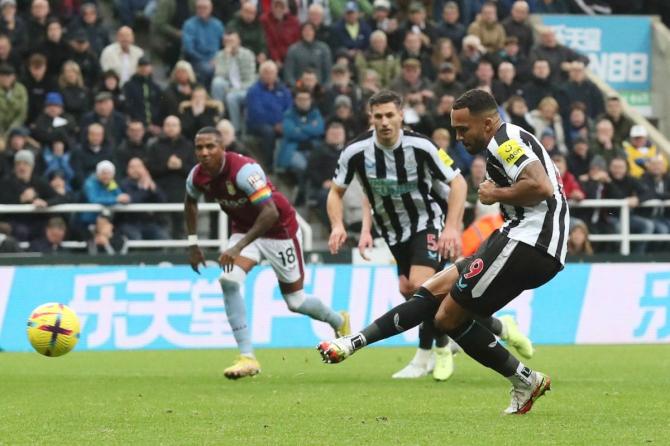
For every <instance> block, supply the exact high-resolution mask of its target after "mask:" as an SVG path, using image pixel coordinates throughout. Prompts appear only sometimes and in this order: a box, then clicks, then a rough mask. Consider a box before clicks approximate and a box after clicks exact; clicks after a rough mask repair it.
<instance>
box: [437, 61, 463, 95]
mask: <svg viewBox="0 0 670 446" xmlns="http://www.w3.org/2000/svg"><path fill="white" fill-rule="evenodd" d="M432 90H433V91H434V92H435V96H436V97H438V98H441V97H442V96H444V95H449V96H453V97H454V98H457V97H459V96H460V95H462V94H463V93H465V86H464V85H463V84H462V83H461V82H459V81H458V80H456V68H455V67H454V65H453V64H452V63H451V62H445V63H443V64H442V65H441V66H440V70H439V72H438V76H437V80H436V81H435V83H434V84H433V87H432Z"/></svg>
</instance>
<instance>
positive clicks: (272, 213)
mask: <svg viewBox="0 0 670 446" xmlns="http://www.w3.org/2000/svg"><path fill="white" fill-rule="evenodd" d="M258 206H260V207H261V211H260V213H259V214H258V217H257V218H256V221H255V222H254V224H253V226H252V227H251V228H249V231H247V233H246V234H245V235H244V237H242V238H241V239H240V241H239V242H237V243H236V244H235V245H234V246H231V247H230V248H228V249H226V250H225V251H224V252H223V253H222V254H221V256H220V257H219V263H220V264H221V267H222V268H223V269H224V270H225V271H230V270H232V268H233V265H234V264H235V259H236V258H237V256H239V255H240V252H242V250H243V249H244V248H245V247H246V246H247V245H249V244H250V243H251V242H253V241H254V240H256V239H257V238H258V237H260V236H262V235H263V234H265V233H266V232H267V231H268V230H269V229H270V228H272V226H274V224H275V223H276V222H277V220H278V219H279V211H278V210H277V206H276V205H275V203H274V201H272V200H266V201H264V202H262V203H260V204H258Z"/></svg>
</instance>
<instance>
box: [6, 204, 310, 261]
mask: <svg viewBox="0 0 670 446" xmlns="http://www.w3.org/2000/svg"><path fill="white" fill-rule="evenodd" d="M104 209H108V210H110V211H112V212H114V213H124V212H160V213H170V212H184V204H183V203H144V204H117V205H114V206H103V205H100V204H90V203H81V204H59V205H56V206H50V207H46V208H38V207H36V206H33V205H31V204H0V219H1V216H2V214H33V213H34V214H71V213H76V212H101V211H103V210H104ZM198 210H199V211H200V212H210V213H211V212H218V213H219V224H218V230H217V238H216V239H200V240H199V241H198V244H199V245H200V246H202V247H219V248H222V247H224V246H225V241H226V240H228V216H227V215H226V213H225V212H222V211H221V208H220V207H219V205H218V204H216V203H199V204H198ZM296 216H297V219H298V224H299V225H300V229H301V230H302V236H303V248H304V249H305V250H306V251H311V250H312V246H313V237H314V236H313V232H312V227H311V226H310V225H309V223H307V222H306V221H305V219H303V218H302V217H301V216H300V214H297V213H296ZM63 246H64V247H65V248H69V249H84V248H86V242H77V241H66V242H64V243H63ZM186 246H188V241H187V240H175V239H171V240H128V249H133V248H135V249H137V248H183V247H186Z"/></svg>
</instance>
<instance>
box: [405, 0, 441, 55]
mask: <svg viewBox="0 0 670 446" xmlns="http://www.w3.org/2000/svg"><path fill="white" fill-rule="evenodd" d="M401 32H403V33H405V34H406V33H409V32H412V33H414V34H418V35H419V37H420V38H421V46H422V47H423V48H425V50H426V52H428V53H431V52H432V49H433V42H435V41H436V40H437V38H438V35H437V30H436V29H435V27H434V26H433V25H432V24H431V23H430V22H429V21H427V20H426V8H425V6H423V4H422V3H421V2H419V1H416V0H415V1H413V2H412V3H410V5H409V17H408V19H407V23H406V24H405V26H404V29H403V30H401Z"/></svg>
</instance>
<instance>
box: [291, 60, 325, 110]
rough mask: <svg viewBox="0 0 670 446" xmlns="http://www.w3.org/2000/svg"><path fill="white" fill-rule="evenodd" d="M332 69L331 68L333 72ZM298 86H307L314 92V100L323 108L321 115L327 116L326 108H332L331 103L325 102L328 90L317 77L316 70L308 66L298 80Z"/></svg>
mask: <svg viewBox="0 0 670 446" xmlns="http://www.w3.org/2000/svg"><path fill="white" fill-rule="evenodd" d="M332 71H333V70H332V69H331V73H332ZM296 86H297V87H298V88H306V89H307V90H309V92H310V93H312V101H314V104H316V106H317V107H319V110H321V115H323V116H325V114H324V109H326V110H327V109H330V104H326V103H325V101H326V97H325V96H326V90H325V88H324V87H323V85H321V84H320V83H319V80H318V79H317V78H316V72H315V71H314V70H313V69H312V68H306V69H305V71H303V72H302V74H301V75H300V79H298V81H297V82H296Z"/></svg>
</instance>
